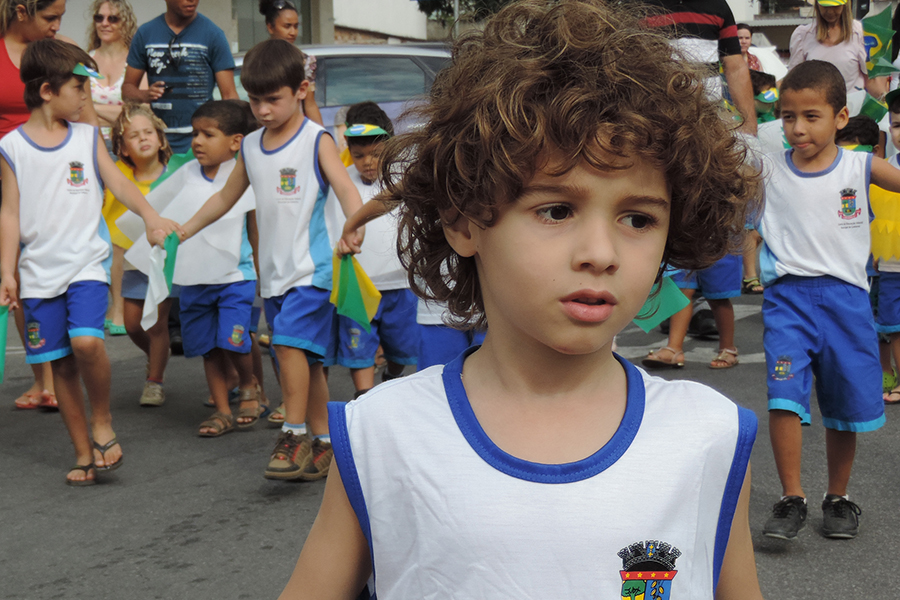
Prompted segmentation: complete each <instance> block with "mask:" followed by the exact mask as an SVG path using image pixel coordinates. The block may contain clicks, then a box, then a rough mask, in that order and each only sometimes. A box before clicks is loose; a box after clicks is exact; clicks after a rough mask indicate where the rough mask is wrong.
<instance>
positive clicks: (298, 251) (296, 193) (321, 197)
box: [241, 119, 333, 298]
mask: <svg viewBox="0 0 900 600" xmlns="http://www.w3.org/2000/svg"><path fill="white" fill-rule="evenodd" d="M265 131H266V130H265V128H263V129H258V130H256V131H254V132H253V133H251V134H250V135H248V136H247V137H245V138H244V139H243V142H242V143H241V156H242V157H243V159H244V165H245V167H246V169H247V176H248V178H249V179H250V185H252V186H253V194H254V196H255V197H256V221H257V223H258V225H259V256H258V261H259V272H260V293H259V295H260V296H262V297H263V298H271V297H273V296H281V295H283V294H285V293H287V291H288V290H290V289H291V288H294V287H298V286H315V287H318V288H320V289H324V290H330V289H331V261H332V248H333V244H332V241H331V239H330V236H329V234H328V226H327V223H326V218H325V213H326V201H327V199H328V184H327V183H325V180H324V178H323V177H322V173H321V172H320V171H319V138H320V137H321V136H322V135H323V134H324V133H325V129H324V128H322V127H321V126H319V125H318V124H316V123H314V122H312V121H310V120H309V119H304V120H303V123H302V125H301V126H300V128H299V129H298V130H297V133H295V134H294V136H293V137H292V138H291V139H289V140H288V141H287V142H285V143H284V144H283V145H282V146H281V147H279V148H275V149H272V150H266V149H265V148H264V147H263V133H264V132H265Z"/></svg>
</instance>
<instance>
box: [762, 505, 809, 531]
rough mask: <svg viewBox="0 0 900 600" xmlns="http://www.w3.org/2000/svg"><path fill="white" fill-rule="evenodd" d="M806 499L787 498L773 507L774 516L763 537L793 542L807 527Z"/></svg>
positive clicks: (768, 522) (767, 524)
mask: <svg viewBox="0 0 900 600" xmlns="http://www.w3.org/2000/svg"><path fill="white" fill-rule="evenodd" d="M806 512H807V511H806V499H805V498H801V497H800V496H787V497H785V498H782V499H781V500H779V501H778V502H776V503H775V506H773V507H772V516H771V517H769V520H768V521H766V526H765V527H763V535H764V536H766V537H771V538H778V539H779V540H792V539H794V538H795V537H797V533H798V532H799V531H800V530H801V529H803V527H804V526H805V525H806Z"/></svg>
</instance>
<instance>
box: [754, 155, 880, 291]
mask: <svg viewBox="0 0 900 600" xmlns="http://www.w3.org/2000/svg"><path fill="white" fill-rule="evenodd" d="M791 154H792V151H791V150H787V151H784V152H778V153H773V154H767V155H766V157H765V162H764V165H765V171H764V176H765V186H766V204H765V209H764V211H763V215H762V221H761V223H760V234H761V235H762V237H763V240H764V245H763V248H762V250H761V251H760V258H759V263H760V274H761V276H762V281H763V283H764V284H765V285H769V284H771V283H773V282H774V281H775V280H776V279H778V278H779V277H783V276H784V275H797V276H800V277H821V276H824V275H830V276H832V277H836V278H837V279H840V280H842V281H846V282H847V283H850V284H852V285H855V286H857V287H860V288H862V289H864V290H867V289H869V284H868V282H867V281H866V261H867V260H868V258H869V251H870V232H869V221H871V212H870V209H869V176H870V173H871V171H872V155H871V154H869V153H866V152H845V151H844V150H842V149H840V148H838V154H837V158H835V159H834V162H833V163H832V164H831V166H830V167H828V168H827V169H825V170H824V171H820V172H817V173H805V172H803V171H799V170H798V169H797V168H796V167H795V166H794V163H793V161H791V158H790V157H791Z"/></svg>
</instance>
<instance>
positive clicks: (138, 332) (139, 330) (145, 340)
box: [122, 298, 150, 357]
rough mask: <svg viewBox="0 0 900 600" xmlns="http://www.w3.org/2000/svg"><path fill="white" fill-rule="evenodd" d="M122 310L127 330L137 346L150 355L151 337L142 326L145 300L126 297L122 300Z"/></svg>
mask: <svg viewBox="0 0 900 600" xmlns="http://www.w3.org/2000/svg"><path fill="white" fill-rule="evenodd" d="M122 310H123V315H124V320H125V331H126V332H127V333H128V337H129V338H130V339H131V341H132V342H133V343H134V345H135V346H137V347H138V348H140V349H141V351H142V352H143V353H144V354H146V355H147V356H148V357H149V356H150V337H149V336H148V335H147V332H146V331H144V328H143V327H141V315H142V314H143V313H144V301H143V300H135V299H134V298H124V299H123V300H122Z"/></svg>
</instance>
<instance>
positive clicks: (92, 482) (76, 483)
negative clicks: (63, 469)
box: [66, 465, 97, 487]
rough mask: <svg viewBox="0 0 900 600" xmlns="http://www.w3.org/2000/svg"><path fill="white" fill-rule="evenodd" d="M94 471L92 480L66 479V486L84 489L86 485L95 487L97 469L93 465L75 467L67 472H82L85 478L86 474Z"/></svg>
mask: <svg viewBox="0 0 900 600" xmlns="http://www.w3.org/2000/svg"><path fill="white" fill-rule="evenodd" d="M91 469H93V470H94V478H93V479H68V478H66V485H72V486H75V487H85V486H88V485H96V484H97V467H95V466H94V465H75V466H74V467H72V468H71V469H69V471H84V476H85V477H87V475H88V473H89V472H90V471H91Z"/></svg>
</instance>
